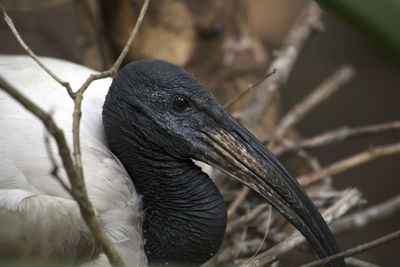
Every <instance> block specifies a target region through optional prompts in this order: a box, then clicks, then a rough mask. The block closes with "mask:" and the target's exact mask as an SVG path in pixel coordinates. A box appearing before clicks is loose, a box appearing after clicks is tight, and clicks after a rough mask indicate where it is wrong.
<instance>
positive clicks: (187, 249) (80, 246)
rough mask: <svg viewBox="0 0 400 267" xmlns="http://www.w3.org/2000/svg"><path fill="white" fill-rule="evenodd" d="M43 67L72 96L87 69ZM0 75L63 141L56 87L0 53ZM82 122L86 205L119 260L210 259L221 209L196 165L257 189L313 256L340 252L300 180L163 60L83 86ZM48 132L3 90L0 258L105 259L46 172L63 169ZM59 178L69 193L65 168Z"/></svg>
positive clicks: (66, 119)
mask: <svg viewBox="0 0 400 267" xmlns="http://www.w3.org/2000/svg"><path fill="white" fill-rule="evenodd" d="M43 61H44V63H45V64H46V65H47V66H48V67H49V68H50V69H51V70H53V71H54V72H55V73H56V74H57V75H58V76H59V77H61V79H63V80H65V81H69V82H70V83H71V85H72V87H73V88H77V87H79V86H80V85H81V84H82V83H83V81H84V80H85V79H86V78H87V77H88V76H89V75H90V74H91V73H93V71H92V70H90V69H87V68H85V67H82V66H79V65H76V64H73V63H69V62H65V61H62V60H57V59H49V58H43ZM0 74H1V75H2V76H3V77H5V78H6V79H7V80H8V81H9V82H10V83H11V84H12V85H14V86H15V87H16V88H18V89H19V90H20V91H21V93H22V94H24V95H25V96H26V97H28V98H29V99H31V100H33V101H34V102H35V103H36V104H38V105H39V106H40V107H42V108H43V109H44V110H45V111H47V112H49V113H51V114H52V116H53V118H54V120H55V122H56V124H57V125H59V127H60V128H61V129H62V130H64V133H65V135H66V138H67V141H68V143H69V144H70V145H71V143H72V141H71V140H72V133H71V127H72V111H73V103H72V100H71V99H70V98H69V96H68V94H67V92H66V90H65V88H63V87H62V86H61V85H59V84H58V83H56V82H55V81H54V80H53V79H52V78H51V77H50V76H49V75H48V74H47V73H45V72H44V71H43V70H42V69H41V68H40V67H39V66H38V65H36V63H34V62H33V61H32V60H31V59H30V58H28V57H26V56H2V57H0ZM82 114H83V115H82V121H81V130H80V138H81V150H82V160H83V167H84V177H85V183H86V187H87V191H88V195H89V199H90V200H91V201H92V203H93V206H94V209H95V212H96V216H97V217H98V219H99V220H100V222H101V223H102V224H103V226H104V229H105V232H106V233H107V234H108V236H109V237H110V239H111V241H112V242H113V243H114V245H115V246H116V248H117V250H118V251H119V253H120V254H121V256H122V258H123V260H124V261H125V262H126V263H127V264H129V265H141V264H146V261H149V262H154V263H162V264H168V263H186V264H187V263H190V264H201V263H203V262H205V261H207V260H208V259H209V258H211V257H212V256H213V255H215V253H216V252H217V251H218V249H219V247H220V246H221V243H222V241H223V237H224V232H225V227H226V217H227V215H226V208H225V206H224V203H223V199H222V196H221V194H220V193H219V191H218V189H217V188H216V186H215V185H214V184H213V182H212V181H211V180H210V179H209V177H208V175H207V174H205V173H204V172H202V170H201V169H200V168H199V167H198V166H196V165H195V164H194V162H193V161H194V160H197V161H201V162H203V163H206V164H208V165H211V166H214V167H216V168H219V169H220V170H222V171H223V172H225V173H227V174H229V175H230V176H231V177H233V178H235V179H237V180H239V181H240V182H242V183H243V184H245V185H247V186H249V187H250V188H251V189H253V190H254V191H256V192H257V193H259V194H260V195H261V196H262V197H264V198H265V199H266V200H267V201H268V202H269V203H270V204H271V205H272V206H273V207H274V208H275V209H277V210H278V211H279V212H280V213H281V214H282V215H283V216H285V217H286V218H287V219H288V220H289V221H290V222H291V223H292V224H293V225H294V226H295V227H296V228H297V229H298V230H299V231H300V232H301V233H302V234H303V235H304V236H305V237H306V238H307V240H308V241H309V243H310V245H311V246H312V247H313V249H314V250H315V251H316V253H317V254H318V256H319V257H321V258H323V257H327V256H329V255H333V254H335V253H338V252H339V249H338V248H337V245H336V242H335V239H334V237H333V235H332V233H331V232H330V230H329V228H328V226H327V225H326V223H325V221H324V220H323V218H322V217H321V215H320V213H319V212H318V210H317V209H316V207H315V206H314V205H313V203H312V201H311V200H310V198H309V197H308V196H307V195H306V194H305V192H304V191H303V190H302V188H301V186H300V185H299V184H298V183H297V181H296V180H295V179H294V178H293V177H292V176H291V175H290V174H289V173H288V171H287V170H286V169H285V168H284V167H283V166H282V165H281V164H280V163H279V161H278V160H277V159H276V158H275V157H274V155H273V154H272V153H271V152H270V151H269V150H268V149H267V148H266V147H265V146H264V145H263V144H262V143H261V142H260V141H259V140H257V138H255V137H254V136H253V135H252V134H251V133H250V132H249V131H248V130H247V129H246V128H244V127H243V126H242V125H241V124H240V123H238V122H237V121H236V120H235V119H234V118H232V117H231V116H230V115H229V113H227V112H226V111H225V110H224V108H223V107H222V106H221V105H220V104H219V103H218V102H217V101H216V100H215V98H214V97H213V95H212V94H211V92H210V91H209V90H208V89H207V88H206V87H205V86H204V85H203V84H202V83H201V82H200V81H199V80H197V78H196V77H194V75H192V74H191V73H189V72H187V71H185V70H183V69H182V68H180V67H178V66H175V65H173V64H170V63H168V62H165V61H160V60H142V61H136V62H132V63H130V64H128V65H127V66H126V67H124V69H123V70H121V71H120V73H119V74H118V75H117V77H116V78H115V79H114V80H113V81H111V79H103V80H100V81H95V82H93V83H92V84H91V85H90V87H89V88H88V90H87V91H86V93H85V95H84V99H83V103H82ZM46 136H47V133H46V131H45V129H44V127H43V126H42V124H41V122H40V121H39V120H38V119H37V118H36V117H34V116H33V115H32V114H30V113H29V112H28V111H27V110H25V109H24V108H23V107H22V106H21V105H20V104H18V103H17V102H16V101H15V100H13V99H12V98H11V97H10V96H8V95H7V94H6V93H5V92H3V91H0V257H2V258H4V257H5V258H21V257H29V258H32V257H33V258H35V257H37V258H40V259H49V260H53V259H68V260H73V261H91V260H95V261H96V262H105V261H106V259H105V257H104V255H103V254H102V253H101V251H100V249H99V248H98V247H97V246H96V244H95V242H94V241H93V238H92V237H91V235H90V233H89V231H88V229H87V226H86V225H85V223H84V222H83V220H82V218H81V216H80V213H79V209H78V206H77V204H76V202H75V201H74V200H73V199H72V197H71V196H70V195H69V194H68V192H66V191H65V189H64V188H63V187H62V186H61V185H60V183H59V181H57V179H56V178H54V177H53V176H52V174H51V172H52V170H53V169H54V163H52V161H51V159H52V158H54V160H55V161H56V163H57V165H58V166H61V162H60V160H59V159H58V157H57V149H56V146H55V143H54V141H53V140H51V138H50V142H46V140H47V139H46ZM47 143H49V144H47ZM59 175H60V177H61V179H62V180H63V181H64V182H65V183H66V184H67V185H69V183H68V179H67V176H66V174H65V171H63V170H62V168H60V171H59ZM330 266H344V261H343V260H336V261H334V262H332V263H330Z"/></svg>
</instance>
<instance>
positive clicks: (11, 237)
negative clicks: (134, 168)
mask: <svg viewBox="0 0 400 267" xmlns="http://www.w3.org/2000/svg"><path fill="white" fill-rule="evenodd" d="M42 59H43V61H44V63H45V64H46V65H47V66H48V67H49V68H50V69H52V70H53V71H54V72H55V73H56V74H57V75H59V76H60V77H62V79H64V80H67V81H70V82H71V86H72V87H73V88H77V87H78V86H80V85H81V83H82V82H83V81H84V80H85V79H86V78H87V77H88V76H89V75H90V74H91V73H93V70H90V69H88V68H85V67H82V66H79V65H76V64H73V63H70V62H66V61H63V60H58V59H50V58H42ZM0 73H1V74H2V75H3V77H5V78H6V79H7V80H8V81H9V82H10V83H11V84H12V85H14V86H15V87H16V88H18V89H19V90H20V91H21V92H22V93H23V94H24V95H25V96H27V97H28V98H29V99H31V100H32V101H34V102H35V103H36V104H38V105H39V106H40V107H42V108H43V109H44V110H46V111H48V112H51V114H52V115H53V117H54V120H55V121H56V122H57V124H58V125H59V126H60V128H61V129H63V130H64V132H65V135H66V138H67V140H68V142H69V144H70V145H71V144H72V141H71V140H72V133H71V127H72V111H73V102H72V100H71V99H70V98H69V96H68V95H67V92H66V90H65V88H63V87H62V86H60V85H59V84H58V83H57V82H55V81H54V80H53V79H52V78H51V77H50V76H49V75H48V74H47V73H45V72H44V71H43V70H42V69H41V68H40V67H39V66H38V65H37V64H36V63H35V62H33V60H32V59H30V58H29V57H26V56H1V57H0ZM110 84H111V79H103V80H100V81H96V82H94V83H92V85H91V86H90V87H89V89H88V91H87V92H86V94H85V96H84V101H83V104H82V112H83V115H82V124H81V134H80V136H81V144H82V157H83V164H84V166H85V168H84V173H85V182H86V186H87V189H88V195H89V198H90V200H91V201H92V203H93V205H94V208H95V210H96V214H97V216H98V218H99V219H100V221H101V223H102V224H103V225H104V229H105V231H106V233H107V234H108V235H109V236H110V238H111V240H112V241H113V243H114V244H115V245H116V247H117V249H118V250H119V252H120V253H121V255H122V256H123V258H124V259H125V261H127V262H138V263H141V262H142V263H144V262H145V255H144V252H143V241H142V238H141V228H140V224H141V218H140V214H141V213H140V210H139V208H140V197H139V196H138V195H137V194H136V191H135V188H134V186H133V184H132V181H131V179H130V178H129V176H128V174H127V173H126V171H125V169H124V167H123V166H122V164H121V163H120V162H119V160H118V159H117V158H116V157H115V156H114V155H113V154H112V153H111V152H110V150H109V149H108V147H107V145H106V142H105V139H104V131H103V129H102V119H101V112H102V106H103V102H104V99H105V95H106V93H107V91H108V88H109V86H110ZM46 135H48V134H47V133H46V130H45V128H44V127H43V126H42V123H41V122H40V121H39V120H38V119H37V118H36V117H34V116H33V115H32V114H31V113H30V112H29V111H27V110H26V109H25V108H23V107H22V106H21V105H20V104H18V103H17V102H16V101H15V100H13V99H11V97H10V96H8V95H7V94H6V93H5V92H3V91H0V255H1V256H4V257H11V258H13V257H34V258H35V257H38V255H40V258H41V259H46V258H49V259H63V258H66V259H70V260H71V259H72V260H74V259H77V260H90V259H93V258H95V257H96V256H97V254H98V253H99V250H98V249H97V248H96V247H95V244H94V241H93V239H92V238H91V235H90V233H89V231H88V228H87V226H86V225H85V223H84V221H83V220H82V218H81V216H80V212H79V208H78V206H77V204H76V202H75V201H74V200H72V197H71V196H70V195H69V193H68V192H66V191H65V190H64V189H63V188H62V186H60V183H59V182H58V181H57V180H56V179H55V178H54V177H52V175H51V170H52V168H53V165H52V163H51V161H50V160H49V157H48V155H47V151H46V144H45V137H46ZM50 146H51V148H52V153H53V155H54V158H56V159H57V158H58V153H57V149H56V147H55V144H54V141H53V142H51V144H50ZM57 162H58V164H59V166H61V164H60V161H59V160H58V161H57ZM60 176H61V178H62V179H63V180H64V182H65V183H67V184H69V183H68V179H67V176H66V174H65V172H64V171H62V168H60ZM116 218H118V220H116ZM1 243H3V244H1ZM10 251H12V252H13V253H10Z"/></svg>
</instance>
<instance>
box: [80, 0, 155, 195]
mask: <svg viewBox="0 0 400 267" xmlns="http://www.w3.org/2000/svg"><path fill="white" fill-rule="evenodd" d="M149 2H150V0H145V1H144V3H143V6H142V9H141V11H140V14H139V17H138V20H137V21H136V24H135V27H134V28H133V30H132V33H131V35H130V36H129V39H128V41H127V42H126V44H125V47H124V49H123V50H122V52H121V54H120V55H119V57H118V59H117V60H116V61H115V63H114V65H113V66H112V67H111V68H110V69H109V70H106V71H104V72H101V73H97V74H91V75H90V76H89V78H88V79H86V81H85V82H84V83H83V84H82V85H81V87H80V88H79V90H78V91H77V92H76V93H75V99H74V112H73V119H72V139H73V151H74V158H75V168H76V169H77V172H78V175H79V177H81V180H82V185H83V187H85V185H84V179H83V165H82V153H81V144H80V136H79V132H80V122H81V117H82V111H81V105H82V100H83V94H84V92H85V91H86V89H87V88H88V87H89V85H90V84H91V83H92V82H93V81H94V80H97V79H102V78H105V77H109V76H111V75H114V74H115V73H116V72H117V71H118V69H119V67H120V65H121V63H122V61H123V60H124V58H125V56H126V54H127V53H128V51H129V49H130V47H131V46H132V43H133V41H134V40H135V37H136V35H137V33H138V31H139V27H140V25H141V23H142V21H143V18H144V15H145V14H146V11H147V7H148V5H149Z"/></svg>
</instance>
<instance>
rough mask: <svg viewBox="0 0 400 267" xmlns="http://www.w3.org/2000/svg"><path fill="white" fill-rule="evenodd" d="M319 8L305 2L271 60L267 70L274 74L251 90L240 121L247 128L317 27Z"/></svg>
mask: <svg viewBox="0 0 400 267" xmlns="http://www.w3.org/2000/svg"><path fill="white" fill-rule="evenodd" d="M321 13H322V12H321V10H320V9H319V7H318V6H317V5H316V4H315V3H313V2H307V4H306V5H305V8H304V10H303V13H302V14H301V16H300V18H299V20H298V22H297V23H296V24H295V26H294V27H293V28H292V29H291V30H290V32H289V34H288V35H287V37H286V39H285V41H284V44H283V46H282V48H281V50H280V52H279V53H278V54H279V55H278V56H277V57H276V58H275V59H274V60H273V61H272V63H271V65H270V71H272V70H273V69H276V71H277V73H276V74H275V75H273V76H272V77H270V78H269V79H267V80H264V81H263V82H262V83H261V84H260V85H259V86H258V87H257V88H258V90H255V91H254V94H253V95H252V97H251V99H250V101H249V104H248V105H247V107H246V108H245V110H243V112H242V113H243V121H244V122H246V126H247V127H249V128H250V129H254V128H255V127H256V126H257V125H258V123H259V121H260V120H261V118H262V117H263V116H264V114H265V111H266V110H267V108H268V106H269V105H270V103H271V102H272V100H273V99H274V98H275V95H276V93H277V92H278V90H279V88H280V87H281V86H282V85H283V84H285V83H286V81H287V79H288V77H289V74H290V73H291V71H292V68H293V66H294V63H295V62H296V60H297V57H298V55H299V53H300V51H301V49H302V48H303V47H304V45H305V43H306V41H307V40H308V39H309V38H310V36H311V34H312V33H313V32H314V30H315V29H320V28H321V27H322V26H321V25H322V24H321Z"/></svg>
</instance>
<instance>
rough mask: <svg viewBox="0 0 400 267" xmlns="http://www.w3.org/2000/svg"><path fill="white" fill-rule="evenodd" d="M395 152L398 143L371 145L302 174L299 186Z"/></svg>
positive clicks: (399, 145) (399, 148)
mask: <svg viewBox="0 0 400 267" xmlns="http://www.w3.org/2000/svg"><path fill="white" fill-rule="evenodd" d="M396 153H400V143H395V144H391V145H386V146H378V147H372V148H369V149H367V150H366V151H364V152H361V153H358V154H356V155H353V156H351V157H348V158H346V159H343V160H341V161H338V162H335V163H332V164H331V165H329V166H327V167H325V168H323V169H322V170H320V171H317V172H314V173H310V174H305V175H302V176H300V177H298V178H297V179H298V181H299V183H300V185H301V186H303V187H307V186H309V185H310V184H312V183H315V182H317V181H319V180H321V179H323V178H324V177H327V176H330V175H334V174H338V173H341V172H343V171H345V170H348V169H350V168H353V167H355V166H358V165H361V164H363V163H366V162H368V161H371V160H374V159H377V158H379V157H383V156H388V155H393V154H396Z"/></svg>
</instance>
